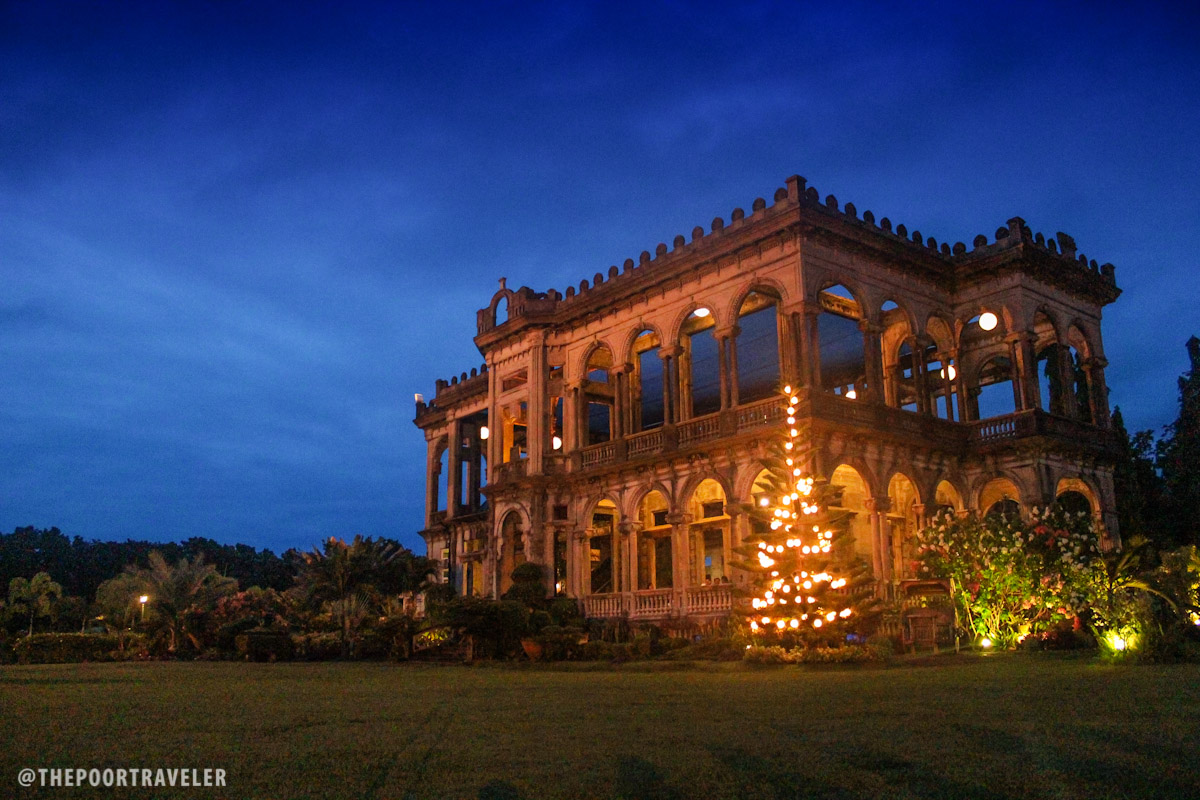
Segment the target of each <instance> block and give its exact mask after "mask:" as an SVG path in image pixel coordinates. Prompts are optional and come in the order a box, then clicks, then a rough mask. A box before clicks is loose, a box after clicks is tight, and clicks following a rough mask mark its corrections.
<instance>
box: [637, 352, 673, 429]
mask: <svg viewBox="0 0 1200 800" xmlns="http://www.w3.org/2000/svg"><path fill="white" fill-rule="evenodd" d="M660 344H661V343H660V342H659V340H658V334H656V333H655V332H654V331H652V330H650V329H648V328H647V329H646V330H643V331H642V332H640V333H639V334H638V335H637V338H636V339H634V341H633V373H634V374H633V380H632V381H631V382H630V387H629V389H630V395H631V397H630V400H631V406H632V411H633V429H634V430H635V431H648V430H650V429H651V428H658V427H660V426H661V425H662V424H663V422H665V421H666V383H665V381H664V380H663V378H664V376H663V360H662V357H661V356H660V350H659V345H660Z"/></svg>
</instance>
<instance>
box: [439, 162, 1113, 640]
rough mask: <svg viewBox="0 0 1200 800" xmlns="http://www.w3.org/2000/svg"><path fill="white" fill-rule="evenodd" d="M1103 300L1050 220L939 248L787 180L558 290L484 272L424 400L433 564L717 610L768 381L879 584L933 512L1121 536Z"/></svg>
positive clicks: (679, 610)
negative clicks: (1081, 525)
mask: <svg viewBox="0 0 1200 800" xmlns="http://www.w3.org/2000/svg"><path fill="white" fill-rule="evenodd" d="M1119 293H1120V290H1119V289H1117V288H1116V284H1115V280H1114V272H1113V268H1112V265H1110V264H1105V265H1103V266H1098V265H1097V264H1096V262H1095V261H1091V262H1089V261H1087V260H1086V259H1085V258H1084V257H1083V256H1081V255H1078V254H1077V253H1076V247H1075V243H1074V241H1073V240H1072V239H1071V237H1069V236H1067V235H1066V234H1063V233H1059V234H1057V236H1056V237H1055V238H1053V239H1046V238H1044V237H1043V236H1042V234H1040V233H1038V234H1034V233H1032V232H1031V231H1030V229H1029V228H1028V227H1027V226H1026V225H1025V223H1024V221H1023V220H1021V219H1019V218H1014V219H1011V220H1009V221H1008V223H1007V224H1006V225H1005V226H1004V227H1002V228H1000V229H999V230H997V231H996V233H995V236H994V237H993V238H991V239H989V238H988V237H985V236H978V237H976V238H975V241H974V242H973V246H971V247H967V246H966V245H964V244H962V243H958V244H954V245H952V246H951V245H948V244H944V243H943V244H939V243H937V242H936V241H935V240H934V239H933V238H925V237H923V236H922V235H921V233H920V232H918V231H912V232H911V233H910V232H909V231H907V230H906V228H905V226H903V225H896V226H893V225H892V223H891V222H890V221H889V220H888V219H886V218H882V219H879V220H876V219H875V217H874V216H873V215H872V214H871V212H869V211H865V212H863V213H861V214H859V213H858V212H857V210H856V209H855V208H854V205H853V204H851V203H846V204H844V205H839V203H838V201H837V200H836V199H835V198H834V197H832V196H829V197H826V198H825V199H824V200H822V199H821V198H820V196H819V195H818V194H817V192H816V190H815V189H813V188H811V187H808V186H806V183H805V180H804V179H803V178H799V177H792V178H789V179H788V180H787V181H786V185H785V186H784V187H781V188H780V189H779V190H778V191H776V192H775V194H774V197H773V201H772V202H767V201H765V200H764V199H762V198H760V199H758V200H755V201H754V203H753V205H752V206H751V211H750V213H745V212H744V211H743V210H742V209H735V210H734V211H733V214H732V216H731V219H730V220H729V221H724V220H722V219H720V218H717V219H715V220H714V221H713V223H712V225H711V227H710V229H709V230H708V231H707V232H706V231H705V230H703V229H701V228H696V229H694V230H693V232H692V236H691V237H690V240H689V239H685V237H683V236H677V237H675V240H674V242H673V244H672V245H671V246H670V247H668V246H667V245H666V244H659V245H658V246H657V248H655V251H654V253H653V254H652V253H650V252H643V253H642V254H641V257H640V258H639V259H638V261H637V263H635V262H634V260H633V259H629V260H627V261H626V262H625V264H624V266H623V268H618V267H616V266H613V267H610V268H609V269H608V270H606V271H605V272H603V273H596V275H595V276H594V278H593V279H592V280H591V281H590V282H589V281H587V280H584V281H582V282H581V283H580V285H579V287H578V288H575V287H571V288H568V289H567V290H566V291H565V292H558V291H555V290H550V291H548V292H535V291H533V290H531V289H529V288H527V287H522V288H520V289H517V290H512V289H508V288H507V287H506V286H505V285H504V281H503V280H501V286H500V290H499V291H498V292H497V293H496V294H495V296H494V297H493V299H492V302H491V304H490V305H489V306H488V307H487V308H485V309H482V310H480V311H479V312H478V318H477V321H478V336H476V337H475V343H476V345H477V346H478V347H479V350H480V352H481V353H482V354H483V356H484V359H485V363H484V366H483V368H482V369H479V370H472V371H471V373H470V374H466V373H464V374H462V375H461V376H459V377H458V378H455V379H452V380H450V381H438V383H437V392H436V394H435V396H434V397H433V399H432V401H431V402H429V403H428V404H426V403H425V402H423V401H421V400H418V403H417V414H416V420H415V422H416V424H417V426H418V427H420V428H421V429H422V431H424V433H425V437H426V441H427V445H428V449H427V453H426V459H427V460H426V465H427V470H426V471H427V477H428V479H427V491H426V517H425V529H424V530H423V531H422V535H423V537H424V538H425V541H426V544H427V547H428V554H429V556H430V557H431V558H434V559H440V560H442V562H443V564H444V572H443V574H444V577H445V579H446V580H450V581H453V582H454V584H455V585H456V586H457V587H458V589H459V590H460V591H461V592H463V593H467V594H478V595H486V596H499V595H500V594H502V593H503V592H504V591H505V590H506V589H507V588H508V585H509V582H510V577H509V576H510V574H511V572H512V569H513V568H514V567H515V566H516V565H517V564H520V563H522V562H524V561H532V562H536V563H540V564H543V565H545V567H546V570H547V575H548V583H552V584H553V585H552V586H548V587H547V590H548V591H557V592H559V593H562V594H566V595H569V596H572V597H576V598H579V599H580V600H581V602H582V603H583V606H584V609H585V611H586V612H587V614H588V615H589V616H595V617H610V616H628V617H629V618H630V619H634V620H637V619H644V620H664V619H668V618H675V617H688V618H692V619H696V618H704V617H706V616H715V615H719V614H723V613H726V612H727V611H728V610H729V609H730V607H731V591H730V588H731V585H732V584H736V583H737V582H738V580H739V575H738V574H736V571H735V570H732V569H731V568H730V563H731V551H732V548H734V547H736V546H737V544H738V543H739V542H740V541H741V540H742V539H743V538H744V537H747V536H749V535H751V533H752V531H751V524H752V523H751V520H750V519H749V518H748V517H747V516H746V515H745V514H744V513H742V512H741V511H740V507H741V505H742V504H744V503H747V502H753V500H754V495H755V484H756V481H757V479H758V477H759V475H760V473H761V472H762V463H761V459H762V458H763V456H764V455H765V452H766V448H765V445H766V442H767V441H768V439H769V438H770V437H771V436H773V435H775V434H777V433H778V431H779V426H780V425H781V421H782V418H781V410H782V407H781V403H780V400H779V395H778V388H779V386H780V385H781V383H784V382H789V383H792V384H793V385H795V386H798V387H799V395H800V414H799V415H800V417H802V422H806V423H808V424H809V425H810V426H811V431H812V436H813V442H812V444H813V454H814V462H813V465H812V468H813V469H814V471H815V472H816V474H817V475H818V476H821V477H826V478H828V479H830V480H831V481H832V482H833V483H835V484H837V485H839V486H841V487H842V492H841V504H842V506H843V507H844V508H846V509H847V510H849V511H851V512H853V516H852V522H851V530H852V533H853V534H854V542H855V549H856V550H857V552H858V553H859V554H861V555H862V556H863V558H864V559H866V560H867V562H868V563H869V564H870V565H871V567H872V569H873V570H874V574H875V577H876V578H877V580H878V582H879V587H880V592H881V593H882V594H884V595H891V594H892V593H893V592H895V590H896V588H897V587H898V586H899V585H900V584H901V582H902V581H904V580H905V579H907V578H909V577H910V572H911V567H910V562H911V553H910V551H909V541H910V538H911V534H912V532H913V531H914V530H915V529H916V528H917V526H920V525H922V524H923V522H924V520H926V519H927V518H928V517H929V516H931V515H932V513H933V512H934V511H935V510H936V509H940V508H945V507H949V508H952V509H954V510H956V511H965V510H969V509H978V510H980V511H983V512H988V511H992V512H998V511H1013V512H1016V511H1019V510H1020V509H1024V508H1028V507H1029V506H1031V505H1044V504H1047V503H1049V502H1051V501H1053V500H1055V499H1056V498H1059V499H1061V501H1062V502H1064V503H1067V504H1071V505H1073V506H1075V507H1077V508H1079V509H1081V510H1082V509H1087V510H1089V511H1090V512H1091V513H1093V514H1094V515H1095V516H1096V518H1097V520H1098V521H1099V522H1100V523H1101V525H1102V526H1103V528H1104V529H1105V530H1106V531H1107V532H1108V533H1107V535H1108V537H1109V538H1112V537H1115V535H1116V529H1115V526H1116V522H1115V501H1114V498H1113V488H1112V467H1111V464H1112V455H1113V446H1112V440H1111V434H1110V431H1109V408H1108V398H1107V390H1106V385H1105V379H1104V368H1105V364H1106V362H1105V359H1104V354H1103V345H1102V341H1101V335H1100V320H1101V309H1102V308H1103V307H1104V306H1105V305H1107V304H1108V303H1111V302H1113V301H1114V300H1115V299H1116V298H1117V296H1118V295H1119ZM485 429H486V430H485Z"/></svg>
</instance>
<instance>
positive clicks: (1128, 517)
mask: <svg viewBox="0 0 1200 800" xmlns="http://www.w3.org/2000/svg"><path fill="white" fill-rule="evenodd" d="M1187 351H1188V360H1189V362H1190V367H1191V368H1190V369H1189V370H1188V371H1187V372H1186V373H1184V374H1183V375H1182V376H1180V378H1179V416H1178V417H1177V418H1176V420H1175V422H1173V423H1172V424H1170V425H1168V426H1166V427H1165V428H1164V429H1163V431H1162V434H1161V435H1160V436H1158V437H1155V435H1154V432H1153V431H1149V430H1145V431H1137V432H1135V433H1133V434H1132V435H1131V434H1130V433H1129V431H1128V430H1127V429H1126V427H1125V420H1124V418H1123V417H1122V415H1121V409H1120V408H1117V409H1114V411H1113V429H1114V431H1115V432H1116V434H1117V441H1118V445H1119V447H1120V453H1119V455H1118V458H1117V463H1116V465H1115V469H1114V472H1113V482H1114V484H1115V489H1116V494H1117V517H1118V521H1119V525H1120V531H1121V536H1122V538H1124V539H1131V538H1133V537H1136V536H1142V537H1145V538H1146V539H1148V540H1150V542H1152V543H1153V544H1154V545H1155V547H1157V548H1159V549H1163V550H1166V549H1171V548H1174V547H1180V546H1185V545H1200V339H1197V338H1196V337H1195V336H1193V337H1191V338H1190V339H1189V340H1188V342H1187Z"/></svg>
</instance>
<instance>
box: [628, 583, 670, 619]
mask: <svg viewBox="0 0 1200 800" xmlns="http://www.w3.org/2000/svg"><path fill="white" fill-rule="evenodd" d="M672 594H674V591H673V590H672V589H649V590H646V591H641V592H634V593H633V607H632V608H631V609H630V610H629V616H630V617H638V618H640V617H669V616H671V605H672V604H671V595H672Z"/></svg>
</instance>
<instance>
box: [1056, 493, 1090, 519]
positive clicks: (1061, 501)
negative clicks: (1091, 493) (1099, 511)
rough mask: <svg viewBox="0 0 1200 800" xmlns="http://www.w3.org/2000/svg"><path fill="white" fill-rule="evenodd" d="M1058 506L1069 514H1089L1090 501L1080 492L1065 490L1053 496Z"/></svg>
mask: <svg viewBox="0 0 1200 800" xmlns="http://www.w3.org/2000/svg"><path fill="white" fill-rule="evenodd" d="M1055 502H1056V503H1058V505H1059V507H1060V508H1061V509H1062V510H1063V511H1066V512H1067V513H1070V514H1091V513H1092V501H1091V500H1089V499H1088V497H1087V495H1085V494H1083V493H1082V492H1076V491H1066V492H1063V493H1062V494H1060V495H1059V496H1058V497H1057V498H1055Z"/></svg>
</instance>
